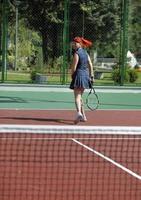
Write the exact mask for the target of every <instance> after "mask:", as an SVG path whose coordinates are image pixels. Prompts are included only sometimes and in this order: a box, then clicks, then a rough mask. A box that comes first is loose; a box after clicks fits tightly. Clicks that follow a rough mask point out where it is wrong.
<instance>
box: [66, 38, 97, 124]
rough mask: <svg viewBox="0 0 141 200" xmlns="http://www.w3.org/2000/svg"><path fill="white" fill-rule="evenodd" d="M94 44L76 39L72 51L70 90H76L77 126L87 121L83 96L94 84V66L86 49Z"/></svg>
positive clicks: (82, 39)
mask: <svg viewBox="0 0 141 200" xmlns="http://www.w3.org/2000/svg"><path fill="white" fill-rule="evenodd" d="M91 45H92V42H90V41H89V40H86V39H84V38H82V37H75V38H74V39H73V41H72V49H73V51H74V54H73V61H72V64H71V75H72V81H71V84H70V89H73V90H74V98H75V105H76V110H77V116H76V119H75V121H74V122H75V124H77V123H78V122H80V121H83V122H85V121H87V118H86V115H85V110H84V105H83V99H82V95H83V93H84V90H85V89H88V88H91V87H92V82H93V78H94V75H93V65H92V62H91V59H90V56H89V55H88V53H87V51H86V50H85V48H86V47H90V46H91Z"/></svg>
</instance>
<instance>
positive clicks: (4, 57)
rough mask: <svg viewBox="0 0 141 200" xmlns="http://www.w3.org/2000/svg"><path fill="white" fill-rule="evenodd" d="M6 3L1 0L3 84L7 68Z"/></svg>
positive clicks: (5, 0)
mask: <svg viewBox="0 0 141 200" xmlns="http://www.w3.org/2000/svg"><path fill="white" fill-rule="evenodd" d="M7 5H8V1H7V0H3V3H2V77H1V82H2V83H3V82H4V79H5V72H6V68H7V33H8V20H7V17H8V16H7V15H8V6H7Z"/></svg>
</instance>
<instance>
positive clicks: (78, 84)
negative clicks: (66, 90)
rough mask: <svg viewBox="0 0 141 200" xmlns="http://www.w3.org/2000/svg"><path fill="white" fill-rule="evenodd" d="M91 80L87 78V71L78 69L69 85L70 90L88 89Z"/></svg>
mask: <svg viewBox="0 0 141 200" xmlns="http://www.w3.org/2000/svg"><path fill="white" fill-rule="evenodd" d="M91 87H92V85H91V80H90V77H89V73H88V70H82V69H78V70H76V72H74V74H73V77H72V81H71V83H70V89H74V88H84V89H89V88H91Z"/></svg>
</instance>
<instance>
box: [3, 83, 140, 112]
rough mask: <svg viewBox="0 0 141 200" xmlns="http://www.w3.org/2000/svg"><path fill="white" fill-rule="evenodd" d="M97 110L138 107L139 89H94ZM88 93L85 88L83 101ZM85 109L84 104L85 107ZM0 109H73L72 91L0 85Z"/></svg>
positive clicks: (132, 108) (53, 87)
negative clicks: (98, 103)
mask: <svg viewBox="0 0 141 200" xmlns="http://www.w3.org/2000/svg"><path fill="white" fill-rule="evenodd" d="M96 92H97V94H98V97H99V101H100V105H99V107H98V109H108V110H109V109H127V110H130V109H131V110H139V109H141V90H140V89H139V88H138V89H134V88H121V89H120V88H98V87H97V88H96ZM87 94H88V90H87V91H85V94H84V96H83V98H84V101H85V99H86V96H87ZM86 108H87V107H86ZM0 109H45V110H47V109H51V110H52V109H53V110H54V109H55V110H57V109H66V110H67V109H68V110H70V109H71V110H72V109H75V105H74V98H73V91H72V90H70V89H69V88H67V87H62V86H60V87H59V86H56V87H55V86H52V87H49V86H46V87H43V86H37V87H35V86H34V87H32V86H5V85H1V86H0Z"/></svg>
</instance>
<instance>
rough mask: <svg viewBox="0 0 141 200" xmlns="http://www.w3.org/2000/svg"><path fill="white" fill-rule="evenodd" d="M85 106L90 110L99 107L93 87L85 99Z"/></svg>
mask: <svg viewBox="0 0 141 200" xmlns="http://www.w3.org/2000/svg"><path fill="white" fill-rule="evenodd" d="M86 105H87V107H88V108H89V109H90V110H96V109H97V108H98V106H99V99H98V96H97V94H96V92H95V89H94V87H93V85H92V88H91V89H90V91H89V94H88V96H87V98H86Z"/></svg>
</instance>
